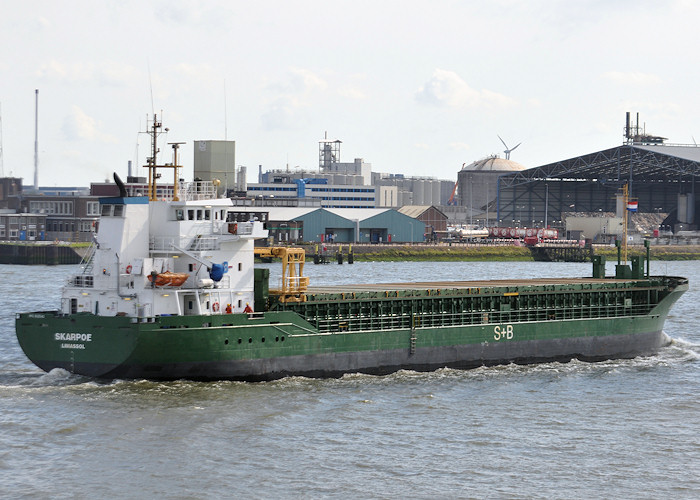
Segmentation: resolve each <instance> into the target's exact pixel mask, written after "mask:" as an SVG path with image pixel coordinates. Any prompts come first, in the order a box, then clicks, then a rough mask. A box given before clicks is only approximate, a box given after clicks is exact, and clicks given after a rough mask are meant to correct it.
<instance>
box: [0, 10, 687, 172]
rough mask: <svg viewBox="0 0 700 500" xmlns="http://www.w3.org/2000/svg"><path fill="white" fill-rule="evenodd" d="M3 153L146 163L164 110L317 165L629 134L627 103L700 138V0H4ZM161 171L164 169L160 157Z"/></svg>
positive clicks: (414, 161)
mask: <svg viewBox="0 0 700 500" xmlns="http://www.w3.org/2000/svg"><path fill="white" fill-rule="evenodd" d="M0 12H2V15H1V16H0V42H1V43H2V47H3V49H4V50H3V56H2V57H1V58H0V75H1V78H0V121H1V125H2V129H1V131H2V172H0V174H4V175H5V176H14V177H22V178H23V179H24V184H25V185H31V184H32V183H33V176H34V144H35V134H34V130H35V123H37V122H36V121H35V89H39V113H38V114H39V120H38V137H39V141H38V150H39V185H40V186H88V185H89V184H90V182H102V181H104V180H105V179H107V178H111V175H112V172H117V173H119V174H120V176H121V177H122V178H125V177H126V172H127V162H128V161H129V160H131V161H132V162H133V164H134V167H133V168H134V174H135V175H143V176H145V175H147V174H146V172H147V171H146V169H145V168H142V167H141V166H142V165H143V164H144V162H145V157H146V155H147V153H148V148H149V139H148V137H147V136H146V135H145V134H142V133H140V132H144V131H145V130H146V128H147V120H148V119H150V118H151V117H152V115H153V113H157V114H158V116H159V117H160V118H162V120H163V126H164V127H167V128H169V132H168V133H167V137H164V140H163V141H162V142H161V144H160V147H161V151H163V152H164V153H165V155H164V156H162V157H161V158H160V161H161V162H170V161H172V157H171V154H170V148H169V147H168V146H167V145H166V144H165V143H166V142H181V141H184V142H186V143H187V144H185V145H184V146H183V147H182V149H181V153H180V155H181V159H182V161H181V163H182V164H183V166H184V168H183V169H182V172H181V175H182V177H184V178H185V179H187V180H191V178H192V162H193V143H194V141H197V140H224V139H227V140H234V141H236V163H237V165H238V166H246V167H247V168H248V181H249V182H256V180H257V171H258V165H262V166H263V169H264V170H268V169H277V168H287V167H288V168H289V169H291V170H293V169H297V168H302V169H306V170H309V171H312V170H315V169H317V168H318V142H319V141H320V140H322V139H323V138H324V137H328V139H333V140H335V139H339V140H341V141H342V145H341V149H340V154H341V158H340V160H341V161H343V162H352V161H353V160H354V159H355V158H363V159H364V161H365V162H368V163H371V164H372V170H373V171H375V172H387V173H403V174H406V175H410V176H426V177H434V178H438V179H450V180H456V178H457V172H458V171H459V169H460V168H461V167H462V165H463V164H464V163H466V164H469V163H471V162H473V161H476V160H479V159H481V158H484V157H487V156H490V155H495V154H498V155H500V156H501V157H504V156H505V155H504V152H503V150H504V147H503V144H502V143H501V141H500V139H499V136H500V137H501V138H503V140H504V141H505V142H506V144H508V146H509V147H511V148H512V147H514V146H515V145H517V144H519V143H521V144H520V145H519V146H518V147H517V148H516V149H515V150H513V152H512V153H511V160H514V161H517V162H519V163H521V164H522V165H524V166H525V167H528V168H529V167H536V166H540V165H545V164H548V163H552V162H556V161H559V160H564V159H568V158H572V157H574V156H577V155H580V154H586V153H591V152H594V151H599V150H602V149H607V148H610V147H614V146H617V145H619V144H622V142H623V127H624V124H625V112H627V111H630V112H632V113H633V117H636V113H639V116H640V124H642V125H644V126H645V127H646V131H647V133H650V134H653V135H660V136H663V137H666V138H668V139H669V141H668V142H670V143H678V144H692V143H693V142H694V141H695V138H697V139H698V140H700V123H699V122H698V119H697V118H696V116H695V115H696V114H698V111H699V110H700V92H699V91H698V87H699V84H700V64H698V62H699V61H698V59H699V58H700V56H699V55H698V53H699V50H698V47H700V30H699V29H698V24H700V2H695V1H690V0H670V1H666V2H658V1H647V0H636V1H631V0H579V1H569V0H565V1H554V0H527V1H515V0H492V1H487V0H480V1H471V0H464V1H448V0H432V1H423V0H402V1H394V0H371V1H366V0H352V1H345V0H325V1H316V0H292V1H290V0H286V1H278V0H268V1H265V0H260V1H258V2H251V1H238V0H199V1H185V0H162V1H161V0H138V1H134V0H86V1H83V0H64V1H61V2H58V1H55V0H45V1H43V0H0ZM164 175H168V174H167V173H166V174H164Z"/></svg>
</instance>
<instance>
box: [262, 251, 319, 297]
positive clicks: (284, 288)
mask: <svg viewBox="0 0 700 500" xmlns="http://www.w3.org/2000/svg"><path fill="white" fill-rule="evenodd" d="M254 251H255V255H257V256H258V257H261V258H271V257H276V258H278V259H280V260H281V261H282V283H281V286H280V288H278V289H272V288H271V289H270V294H271V295H277V296H278V297H279V301H280V302H306V295H305V292H306V289H307V288H308V286H309V277H308V276H304V262H305V260H306V251H305V250H304V249H303V248H297V247H257V248H255V250H254Z"/></svg>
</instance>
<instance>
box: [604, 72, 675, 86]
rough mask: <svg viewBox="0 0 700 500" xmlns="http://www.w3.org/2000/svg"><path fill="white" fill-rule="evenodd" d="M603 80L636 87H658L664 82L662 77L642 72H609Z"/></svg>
mask: <svg viewBox="0 0 700 500" xmlns="http://www.w3.org/2000/svg"><path fill="white" fill-rule="evenodd" d="M603 78H605V79H606V80H610V81H611V82H613V83H618V84H625V85H636V86H643V85H657V84H659V83H661V82H662V80H661V77H660V76H658V75H654V74H652V73H642V72H641V71H628V72H623V71H608V72H607V73H604V74H603Z"/></svg>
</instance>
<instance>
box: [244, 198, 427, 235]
mask: <svg viewBox="0 0 700 500" xmlns="http://www.w3.org/2000/svg"><path fill="white" fill-rule="evenodd" d="M236 212H237V213H236V214H234V215H233V217H234V218H235V220H239V221H242V220H250V219H253V218H257V219H258V220H260V221H263V222H265V224H266V227H267V229H268V230H269V233H270V236H269V239H270V243H286V242H294V243H297V242H302V241H306V242H308V241H316V242H319V243H321V242H324V243H325V242H328V243H417V242H422V241H423V238H424V233H425V223H423V222H421V221H420V220H418V219H415V218H413V217H409V216H407V215H404V214H401V213H399V212H398V211H396V210H391V209H368V208H363V209H344V208H338V209H327V208H299V207H242V206H241V207H237V208H236Z"/></svg>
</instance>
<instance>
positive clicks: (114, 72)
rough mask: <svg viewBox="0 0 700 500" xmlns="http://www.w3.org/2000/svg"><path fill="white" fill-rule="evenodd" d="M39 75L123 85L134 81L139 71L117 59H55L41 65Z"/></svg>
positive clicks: (72, 81) (69, 80)
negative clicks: (93, 61)
mask: <svg viewBox="0 0 700 500" xmlns="http://www.w3.org/2000/svg"><path fill="white" fill-rule="evenodd" d="M37 76H38V77H39V78H41V79H44V80H62V81H67V82H69V83H77V82H81V83H82V82H97V83H99V84H101V85H107V86H113V87H122V86H126V85H128V84H129V83H130V82H132V81H133V80H134V78H136V77H137V76H138V72H137V71H136V69H135V68H134V67H133V66H130V65H127V64H122V63H117V62H115V61H103V62H101V63H99V64H83V63H79V62H78V63H72V64H66V63H63V62H61V61H57V60H55V59H54V60H51V61H49V62H48V63H46V64H44V65H43V66H41V68H39V70H38V71H37Z"/></svg>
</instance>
